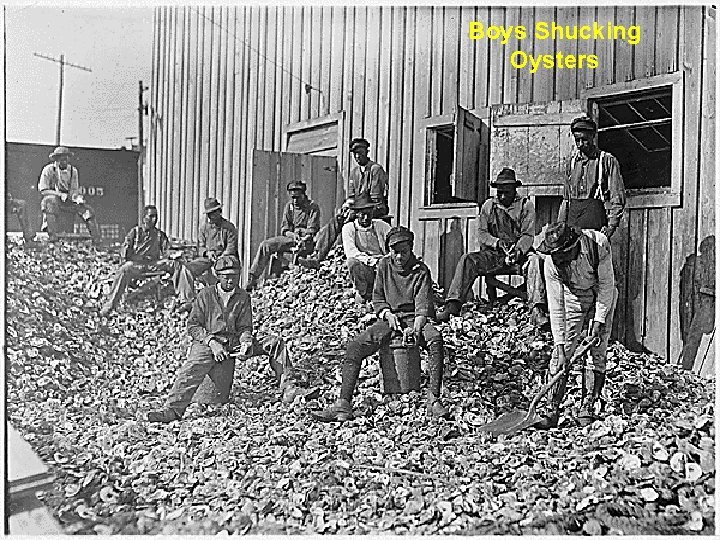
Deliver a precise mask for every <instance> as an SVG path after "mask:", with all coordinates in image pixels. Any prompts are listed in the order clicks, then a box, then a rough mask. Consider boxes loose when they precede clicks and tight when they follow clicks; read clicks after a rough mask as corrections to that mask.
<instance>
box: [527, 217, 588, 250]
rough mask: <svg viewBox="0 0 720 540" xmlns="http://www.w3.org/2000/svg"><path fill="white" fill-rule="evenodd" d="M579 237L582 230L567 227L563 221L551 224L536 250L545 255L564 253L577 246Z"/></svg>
mask: <svg viewBox="0 0 720 540" xmlns="http://www.w3.org/2000/svg"><path fill="white" fill-rule="evenodd" d="M581 236H582V230H580V229H579V228H578V227H573V226H571V225H568V224H567V223H565V222H564V221H560V222H558V223H551V224H550V225H548V226H547V229H546V230H545V240H543V241H542V243H541V244H540V245H539V246H538V248H537V250H538V251H539V252H540V253H544V254H546V255H552V254H554V253H565V252H567V251H569V250H571V249H572V248H574V247H575V246H576V245H577V243H578V242H579V241H580V237H581Z"/></svg>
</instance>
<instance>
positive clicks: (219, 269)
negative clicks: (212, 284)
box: [215, 255, 240, 274]
mask: <svg viewBox="0 0 720 540" xmlns="http://www.w3.org/2000/svg"><path fill="white" fill-rule="evenodd" d="M215 273H216V274H239V273H240V259H238V258H237V257H235V256H234V255H223V256H222V257H218V260H217V261H215Z"/></svg>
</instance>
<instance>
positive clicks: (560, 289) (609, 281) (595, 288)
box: [535, 222, 618, 429]
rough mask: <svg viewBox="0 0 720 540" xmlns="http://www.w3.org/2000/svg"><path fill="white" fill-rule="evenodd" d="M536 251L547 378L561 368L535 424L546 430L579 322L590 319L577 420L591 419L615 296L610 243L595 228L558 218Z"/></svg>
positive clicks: (554, 421)
mask: <svg viewBox="0 0 720 540" xmlns="http://www.w3.org/2000/svg"><path fill="white" fill-rule="evenodd" d="M538 251H539V252H540V253H543V254H544V255H543V258H544V259H545V281H546V286H547V297H548V307H549V309H550V326H551V328H552V334H553V342H554V345H555V349H554V350H553V354H552V358H551V361H550V376H551V377H552V376H554V375H556V374H557V373H558V372H559V371H562V370H564V371H565V375H564V376H563V377H562V378H561V379H560V381H559V382H558V384H557V385H556V386H555V388H554V389H553V391H552V392H553V393H552V397H551V399H550V400H549V402H550V405H549V411H548V413H547V415H546V416H545V418H543V420H541V422H540V423H539V424H536V426H535V427H537V428H540V429H548V428H551V427H556V426H557V425H558V419H559V416H560V412H559V411H560V404H561V403H562V399H563V396H564V395H565V387H566V385H567V378H568V375H569V373H570V370H571V367H572V366H570V363H569V360H570V359H571V358H572V356H573V354H574V352H575V348H576V347H577V346H578V341H579V337H580V333H581V331H582V329H583V325H584V323H585V321H586V320H592V324H591V328H590V331H589V332H588V333H589V337H592V338H595V339H596V340H597V344H596V345H595V346H593V347H591V348H590V354H589V356H590V358H589V361H587V362H586V364H585V373H584V378H585V389H586V395H585V400H584V402H583V406H582V408H581V410H580V413H579V415H578V418H577V421H578V423H579V424H581V425H587V424H590V423H591V422H592V421H593V420H594V419H595V411H594V409H595V402H596V401H597V399H598V398H599V397H600V393H601V392H602V388H603V385H604V384H605V364H606V360H607V345H608V339H609V338H610V332H611V330H612V322H613V314H614V312H615V304H616V302H617V297H618V292H617V289H616V288H615V274H614V273H613V264H612V252H611V249H610V242H609V241H608V239H607V238H606V237H605V235H604V234H602V233H601V232H599V231H593V230H589V229H585V230H580V229H578V228H576V227H570V226H569V225H567V224H566V223H563V222H560V223H553V224H552V225H549V226H548V228H547V230H546V233H545V240H544V241H543V243H542V244H541V245H540V246H539V247H538Z"/></svg>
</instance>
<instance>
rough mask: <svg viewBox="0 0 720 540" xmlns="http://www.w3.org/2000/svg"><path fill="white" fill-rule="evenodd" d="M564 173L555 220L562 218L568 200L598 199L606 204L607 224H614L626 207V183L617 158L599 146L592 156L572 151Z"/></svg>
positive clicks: (566, 210)
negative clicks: (599, 148) (565, 177)
mask: <svg viewBox="0 0 720 540" xmlns="http://www.w3.org/2000/svg"><path fill="white" fill-rule="evenodd" d="M566 173H567V182H566V183H565V188H564V193H563V201H562V203H561V204H560V211H559V213H558V221H565V218H566V217H567V212H568V203H569V202H570V201H572V200H577V199H598V200H600V201H602V202H603V203H604V204H605V210H606V212H607V220H608V226H610V227H613V228H617V226H618V225H619V224H620V220H621V219H622V215H623V211H624V210H625V184H624V183H623V178H622V175H621V174H620V163H618V160H617V158H616V157H615V156H613V155H612V154H610V153H609V152H604V151H602V150H598V151H597V152H596V153H595V155H593V156H592V157H587V156H585V155H584V154H582V153H581V152H575V153H573V155H572V156H571V158H570V160H568V163H567V167H566ZM598 178H599V179H600V181H599V182H598Z"/></svg>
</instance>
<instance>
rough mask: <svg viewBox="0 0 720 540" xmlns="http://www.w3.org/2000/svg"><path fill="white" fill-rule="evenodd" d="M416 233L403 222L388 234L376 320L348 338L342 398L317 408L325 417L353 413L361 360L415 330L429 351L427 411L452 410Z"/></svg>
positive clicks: (375, 298)
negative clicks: (443, 398) (444, 399)
mask: <svg viewBox="0 0 720 540" xmlns="http://www.w3.org/2000/svg"><path fill="white" fill-rule="evenodd" d="M413 241H414V235H413V233H412V232H411V231H409V230H408V229H407V228H405V227H393V228H392V229H390V232H388V235H387V238H386V241H385V242H386V249H387V250H388V251H389V255H387V256H385V257H383V258H382V259H380V262H378V265H377V276H376V277H375V288H374V289H373V300H372V302H373V307H374V308H375V313H377V316H378V320H377V322H375V323H374V324H373V325H372V326H370V327H369V328H368V329H367V330H365V331H364V332H362V333H361V334H360V335H358V336H357V337H356V338H355V339H353V340H352V341H350V342H349V343H348V345H347V351H346V352H345V359H344V361H343V364H342V387H341V389H340V399H338V400H337V401H336V402H335V404H334V405H332V406H331V407H328V408H327V409H325V410H323V411H321V412H319V413H316V414H315V418H316V419H317V420H320V421H323V422H333V421H341V422H342V421H345V420H350V419H352V418H353V408H352V397H353V393H354V392H355V385H356V383H357V380H358V377H359V376H360V368H361V366H362V361H363V359H364V358H367V357H368V356H370V355H371V354H373V353H375V352H377V351H378V350H380V348H381V347H383V346H385V345H388V344H389V343H390V340H391V338H392V335H393V333H394V332H406V333H412V334H413V335H414V337H415V339H416V342H417V343H419V344H423V345H424V346H425V347H426V348H427V350H428V369H429V371H430V383H429V387H428V390H427V409H428V413H429V414H430V415H432V416H435V417H443V416H446V415H447V414H448V411H447V409H446V408H445V407H444V406H443V405H442V404H441V403H440V390H441V386H442V378H443V367H444V359H443V357H444V351H443V338H442V335H441V334H440V332H438V331H437V329H436V328H435V327H434V326H433V325H432V324H431V323H430V322H428V317H431V316H432V314H433V310H434V306H433V291H432V278H431V276H430V270H429V269H428V267H427V266H426V265H425V263H423V262H422V261H420V260H418V259H417V258H416V257H415V254H414V253H413Z"/></svg>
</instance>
